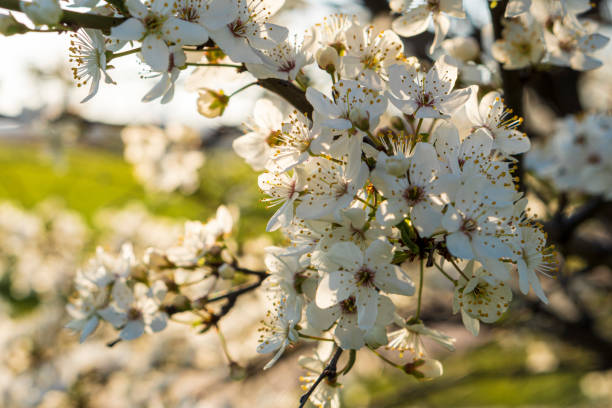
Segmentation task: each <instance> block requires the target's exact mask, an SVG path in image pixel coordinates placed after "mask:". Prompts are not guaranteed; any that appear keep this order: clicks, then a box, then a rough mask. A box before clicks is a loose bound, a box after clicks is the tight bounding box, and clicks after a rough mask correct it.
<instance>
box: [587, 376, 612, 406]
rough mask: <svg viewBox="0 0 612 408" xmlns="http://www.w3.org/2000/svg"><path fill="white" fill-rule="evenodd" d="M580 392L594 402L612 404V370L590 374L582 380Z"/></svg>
mask: <svg viewBox="0 0 612 408" xmlns="http://www.w3.org/2000/svg"><path fill="white" fill-rule="evenodd" d="M580 390H581V391H582V393H583V394H584V395H586V396H587V397H589V398H591V399H593V400H600V401H601V402H602V403H604V404H605V403H610V404H612V370H608V371H594V372H591V373H588V374H587V375H585V376H584V377H582V379H581V380H580ZM602 406H603V405H602Z"/></svg>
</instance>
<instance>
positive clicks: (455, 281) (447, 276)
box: [434, 262, 457, 285]
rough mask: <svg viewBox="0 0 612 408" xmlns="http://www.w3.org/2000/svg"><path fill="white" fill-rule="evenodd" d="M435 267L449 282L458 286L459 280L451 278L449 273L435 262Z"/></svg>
mask: <svg viewBox="0 0 612 408" xmlns="http://www.w3.org/2000/svg"><path fill="white" fill-rule="evenodd" d="M434 266H435V267H436V268H438V270H439V271H440V272H442V275H444V276H446V278H447V279H448V280H449V281H451V282H453V285H456V284H457V280H456V279H453V278H452V277H451V276H450V275H449V274H448V273H446V272H444V269H442V267H441V266H440V265H438V264H437V263H435V262H434Z"/></svg>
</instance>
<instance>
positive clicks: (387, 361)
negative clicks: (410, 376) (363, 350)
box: [368, 347, 402, 369]
mask: <svg viewBox="0 0 612 408" xmlns="http://www.w3.org/2000/svg"><path fill="white" fill-rule="evenodd" d="M368 350H370V351H371V352H372V353H374V354H376V355H377V356H378V358H380V359H381V360H382V361H384V362H385V363H387V364H389V365H390V366H393V367H395V368H400V369H401V368H402V366H401V365H399V364H396V363H394V362H393V361H391V360H389V359H388V358H387V357H385V356H383V355H382V354H380V353H379V352H378V351H376V350H374V349H372V348H369V347H368Z"/></svg>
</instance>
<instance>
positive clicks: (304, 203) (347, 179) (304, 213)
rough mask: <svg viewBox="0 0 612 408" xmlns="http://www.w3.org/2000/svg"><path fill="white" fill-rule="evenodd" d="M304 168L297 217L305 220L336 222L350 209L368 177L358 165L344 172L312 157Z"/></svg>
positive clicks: (324, 160) (326, 161) (321, 159)
mask: <svg viewBox="0 0 612 408" xmlns="http://www.w3.org/2000/svg"><path fill="white" fill-rule="evenodd" d="M304 167H305V168H304V171H305V173H306V177H307V179H308V183H307V186H306V189H305V191H304V195H303V197H302V198H301V200H300V204H299V205H298V207H297V208H296V215H297V216H298V217H300V218H303V219H307V220H311V219H317V218H324V217H327V216H333V217H335V218H339V217H340V210H343V209H345V208H346V207H348V206H349V204H350V203H351V202H352V201H353V199H354V198H355V195H356V194H357V192H358V191H359V190H360V189H361V188H363V186H364V184H365V181H366V179H367V177H368V168H367V166H366V165H365V163H361V162H358V165H356V166H353V167H352V168H347V167H345V166H343V165H340V164H338V163H335V162H333V161H332V160H328V159H325V158H319V157H313V158H310V159H309V160H308V161H306V163H305V165H304Z"/></svg>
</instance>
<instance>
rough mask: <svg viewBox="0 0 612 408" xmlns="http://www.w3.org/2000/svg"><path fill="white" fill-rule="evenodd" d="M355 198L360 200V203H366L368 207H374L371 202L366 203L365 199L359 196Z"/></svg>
mask: <svg viewBox="0 0 612 408" xmlns="http://www.w3.org/2000/svg"><path fill="white" fill-rule="evenodd" d="M355 200H357V201H361V202H362V203H364V204H365V205H367V206H368V207H370V208H371V209H373V210H375V209H376V207H374V206H373V205H372V204H370V203H368V202H367V201H366V200H364V199H363V198H361V197H358V196H355Z"/></svg>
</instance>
